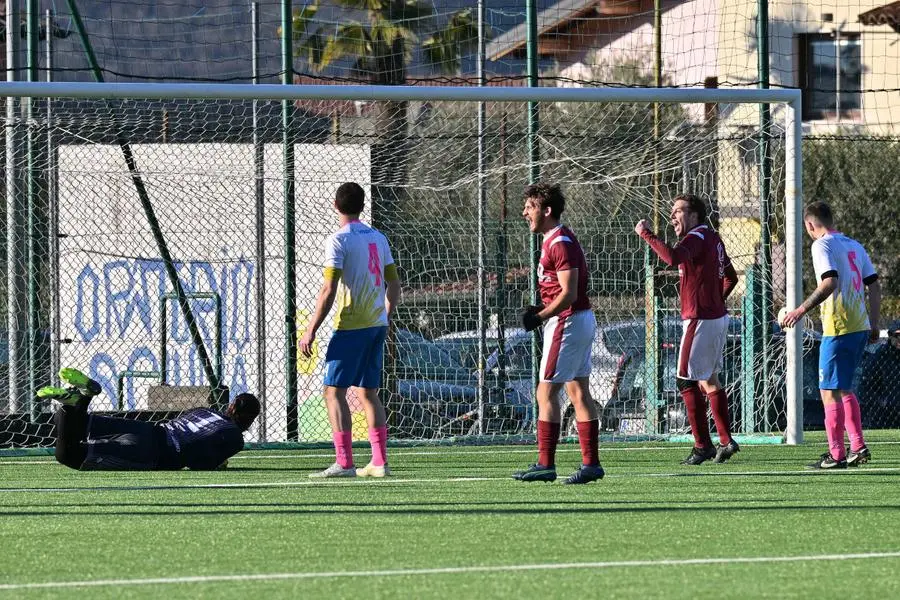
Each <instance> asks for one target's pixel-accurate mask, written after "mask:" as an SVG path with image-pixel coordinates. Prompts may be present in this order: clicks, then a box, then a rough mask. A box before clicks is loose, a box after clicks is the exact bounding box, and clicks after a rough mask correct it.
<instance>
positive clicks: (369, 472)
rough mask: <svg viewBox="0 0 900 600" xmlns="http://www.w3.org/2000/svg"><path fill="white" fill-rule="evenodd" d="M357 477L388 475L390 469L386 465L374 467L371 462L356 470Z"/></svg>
mask: <svg viewBox="0 0 900 600" xmlns="http://www.w3.org/2000/svg"><path fill="white" fill-rule="evenodd" d="M356 476H357V477H390V476H391V469H390V467H388V466H387V465H383V466H380V467H376V466H375V465H373V464H372V463H369V464H367V465H366V466H364V467H362V468H360V469H357V470H356Z"/></svg>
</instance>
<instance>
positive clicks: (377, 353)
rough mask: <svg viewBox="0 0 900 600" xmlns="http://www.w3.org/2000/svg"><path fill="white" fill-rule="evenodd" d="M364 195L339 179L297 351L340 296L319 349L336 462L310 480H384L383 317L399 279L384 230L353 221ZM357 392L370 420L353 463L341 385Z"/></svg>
mask: <svg viewBox="0 0 900 600" xmlns="http://www.w3.org/2000/svg"><path fill="white" fill-rule="evenodd" d="M365 199H366V197H365V192H364V191H363V189H362V187H360V186H359V185H358V184H356V183H344V184H342V185H341V186H340V187H339V188H338V190H337V193H336V195H335V200H334V207H335V209H336V210H337V212H338V214H339V220H340V229H338V230H337V231H336V232H335V233H333V234H332V235H331V236H329V238H328V240H327V241H326V242H325V273H324V278H323V283H322V288H321V289H320V290H319V297H318V299H317V300H316V309H315V312H314V313H313V315H312V318H311V319H310V325H309V328H308V329H307V330H306V332H305V333H304V334H303V337H302V338H301V340H300V344H299V349H300V352H301V353H302V354H303V355H304V356H306V357H307V358H308V357H310V356H312V345H313V341H314V340H315V337H316V332H317V331H318V330H319V327H321V325H322V322H323V321H324V320H325V317H326V316H327V315H328V313H329V311H330V310H331V307H332V305H333V304H334V301H335V299H337V300H338V307H339V308H338V315H337V321H336V325H335V331H334V333H333V334H332V337H331V341H330V342H329V344H328V350H327V351H326V353H325V405H326V407H327V409H328V419H329V421H330V422H331V429H332V433H333V436H332V437H333V440H334V448H335V455H336V461H335V463H334V464H333V465H331V466H330V467H328V468H327V469H325V470H324V471H322V472H320V473H315V474H313V475H310V477H355V476H357V475H359V476H362V477H384V476H386V475H390V470H389V469H388V466H387V424H386V416H385V412H384V406H382V404H381V401H380V400H379V398H378V389H379V388H380V387H381V369H382V364H383V363H384V342H385V338H386V336H387V326H388V319H389V318H390V316H391V313H392V312H393V310H394V308H395V307H396V306H397V303H398V302H399V301H400V279H399V277H398V275H397V266H396V265H395V264H394V259H393V257H392V256H391V250H390V247H389V246H388V241H387V238H386V237H385V236H384V234H383V233H381V232H380V231H378V230H377V229H374V228H373V227H370V226H369V225H367V224H365V223H363V222H362V221H360V220H359V215H360V213H362V210H363V207H364V206H365ZM350 387H355V388H357V389H359V390H360V392H361V393H362V394H361V395H362V398H361V400H362V404H363V408H364V409H365V412H366V420H367V421H368V425H369V441H370V442H371V444H372V460H371V462H370V463H369V464H368V465H366V466H365V467H363V468H360V469H356V468H354V465H353V450H352V446H351V444H352V422H351V417H350V406H349V405H348V404H347V389H348V388H350Z"/></svg>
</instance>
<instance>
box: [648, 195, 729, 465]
mask: <svg viewBox="0 0 900 600" xmlns="http://www.w3.org/2000/svg"><path fill="white" fill-rule="evenodd" d="M670 221H671V223H672V227H673V228H674V229H675V235H677V236H678V238H679V240H678V243H677V244H675V247H674V248H673V247H671V246H669V245H668V244H666V243H665V242H664V241H662V240H661V239H659V238H658V237H656V235H654V233H653V232H652V231H651V230H650V223H648V222H647V221H646V220H642V221H640V222H639V223H638V224H637V225H635V227H634V231H635V233H637V234H638V235H639V236H641V238H642V239H643V240H644V241H645V242H647V243H648V244H650V247H651V248H652V249H653V251H654V252H656V254H657V256H659V257H660V258H661V259H662V260H663V262H665V263H666V264H667V265H669V266H675V265H677V266H678V274H679V276H680V294H681V318H682V322H683V334H682V337H681V348H680V350H679V353H678V373H677V375H676V377H677V384H678V389H679V390H680V391H681V396H682V397H683V398H684V404H685V407H686V409H687V414H688V420H689V421H690V423H691V431H692V432H693V434H694V449H693V450H692V451H691V454H690V455H689V456H688V457H687V458H686V459H685V460H684V461H682V464H687V465H699V464H700V463H702V462H704V461H707V460H709V459H711V458H715V462H717V463H722V462H725V461H727V460H728V459H729V458H731V457H732V456H734V454H735V453H737V452H738V451H739V450H740V447H739V446H738V445H737V442H735V441H734V440H733V439H732V438H731V419H730V416H729V414H728V395H727V394H726V392H725V388H723V387H722V385H721V383H719V377H718V372H719V371H720V370H721V369H722V360H723V356H722V355H723V350H724V348H725V336H726V334H727V332H728V315H727V311H726V310H725V299H726V298H728V295H729V294H730V293H731V291H732V290H733V289H734V286H735V285H736V284H737V273H736V272H735V270H734V267H733V266H732V265H731V259H730V258H728V253H726V252H725V244H723V243H722V239H721V238H720V237H719V234H718V233H716V232H715V231H713V230H712V229H711V228H710V227H709V225H707V224H706V205H705V204H704V203H703V200H701V199H700V198H699V197H697V196H695V195H693V194H682V195H680V196H676V197H675V199H674V200H673V202H672V214H671V216H670ZM707 399H709V404H710V406H711V407H712V413H713V419H714V420H715V422H716V429H717V430H718V432H719V447H718V450H717V449H716V448H715V447H714V446H713V443H712V439H711V438H710V436H709V421H708V420H707V417H706V400H707Z"/></svg>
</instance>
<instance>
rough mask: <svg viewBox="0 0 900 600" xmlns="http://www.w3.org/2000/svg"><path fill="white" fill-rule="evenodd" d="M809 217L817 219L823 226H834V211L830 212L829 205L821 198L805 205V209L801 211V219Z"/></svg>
mask: <svg viewBox="0 0 900 600" xmlns="http://www.w3.org/2000/svg"><path fill="white" fill-rule="evenodd" d="M809 218H812V219H815V220H817V221H818V222H819V223H821V224H822V225H823V226H824V227H833V226H834V213H832V212H831V207H830V206H828V204H826V203H825V202H822V201H821V200H819V201H817V202H813V203H812V204H807V205H806V210H804V211H803V219H804V220H806V219H809Z"/></svg>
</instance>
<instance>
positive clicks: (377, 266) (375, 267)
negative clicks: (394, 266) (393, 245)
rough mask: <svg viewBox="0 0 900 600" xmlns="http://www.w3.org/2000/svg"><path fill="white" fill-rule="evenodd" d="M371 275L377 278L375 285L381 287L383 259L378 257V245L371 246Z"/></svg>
mask: <svg viewBox="0 0 900 600" xmlns="http://www.w3.org/2000/svg"><path fill="white" fill-rule="evenodd" d="M369 273H371V274H372V275H374V276H375V285H376V286H380V285H381V258H379V256H378V244H369Z"/></svg>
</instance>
